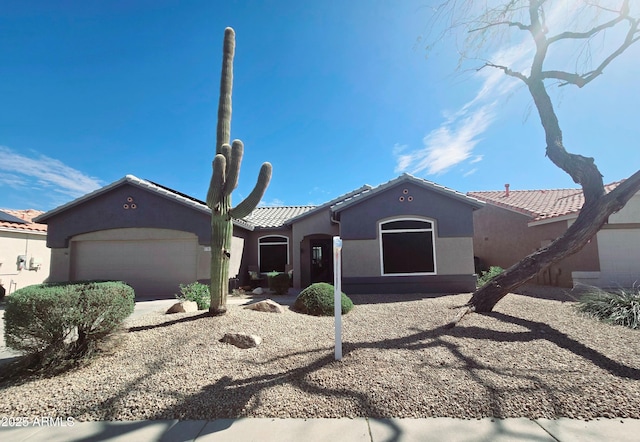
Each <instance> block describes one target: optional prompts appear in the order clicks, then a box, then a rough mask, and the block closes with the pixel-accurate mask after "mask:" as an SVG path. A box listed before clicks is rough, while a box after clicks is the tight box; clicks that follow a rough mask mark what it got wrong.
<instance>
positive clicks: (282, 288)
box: [269, 273, 291, 295]
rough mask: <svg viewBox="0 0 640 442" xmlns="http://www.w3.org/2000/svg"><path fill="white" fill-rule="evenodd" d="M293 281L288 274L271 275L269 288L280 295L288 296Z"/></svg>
mask: <svg viewBox="0 0 640 442" xmlns="http://www.w3.org/2000/svg"><path fill="white" fill-rule="evenodd" d="M290 283H291V279H290V278H289V274H288V273H276V274H275V275H272V274H269V288H270V289H271V290H273V291H274V292H276V294H278V295H286V294H287V292H288V291H289V285H290Z"/></svg>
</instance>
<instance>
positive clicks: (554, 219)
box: [527, 213, 578, 227]
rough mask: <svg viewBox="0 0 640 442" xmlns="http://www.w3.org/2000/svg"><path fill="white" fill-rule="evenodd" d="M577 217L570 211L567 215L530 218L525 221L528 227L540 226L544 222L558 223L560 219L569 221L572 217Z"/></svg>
mask: <svg viewBox="0 0 640 442" xmlns="http://www.w3.org/2000/svg"><path fill="white" fill-rule="evenodd" d="M577 217H578V214H577V213H570V214H568V215H561V216H554V217H550V218H543V219H539V220H532V221H529V222H528V223H527V226H528V227H535V226H542V225H544V224H552V223H558V222H562V221H569V220H572V219H576V218H577Z"/></svg>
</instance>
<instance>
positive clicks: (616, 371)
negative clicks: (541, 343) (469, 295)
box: [468, 312, 640, 380]
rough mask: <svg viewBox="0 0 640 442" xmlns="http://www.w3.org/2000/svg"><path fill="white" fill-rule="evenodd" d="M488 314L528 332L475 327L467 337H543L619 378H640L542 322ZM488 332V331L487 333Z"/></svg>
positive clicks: (633, 371) (629, 368) (639, 372)
mask: <svg viewBox="0 0 640 442" xmlns="http://www.w3.org/2000/svg"><path fill="white" fill-rule="evenodd" d="M487 315H488V316H492V317H494V318H496V319H498V320H500V321H504V322H509V323H511V324H516V325H519V326H522V327H525V328H528V329H529V331H528V332H522V333H501V332H497V331H493V330H484V329H480V328H477V327H472V328H476V330H473V331H472V332H471V333H470V334H469V336H468V337H470V338H471V337H478V336H482V335H484V337H482V338H481V339H491V340H493V341H498V340H501V339H502V340H505V341H509V342H515V341H532V340H534V339H545V340H547V341H549V342H551V343H553V344H555V345H557V346H558V347H561V348H564V349H565V350H568V351H570V352H571V353H573V354H575V355H577V356H580V357H582V358H584V359H587V360H589V361H591V362H592V363H593V364H595V365H597V366H598V367H600V368H602V369H603V370H606V371H608V372H609V373H611V374H612V375H614V376H617V377H620V378H627V379H633V380H640V370H638V369H636V368H633V367H629V366H627V365H624V364H621V363H619V362H617V361H614V360H612V359H610V358H608V357H607V356H605V355H603V354H602V353H600V352H598V351H596V350H594V349H592V348H589V347H587V346H586V345H584V344H583V343H581V342H579V341H576V340H575V339H573V338H570V337H569V336H567V335H566V334H564V333H562V332H560V331H558V330H556V329H555V328H553V327H551V326H550V325H548V324H545V323H544V322H538V321H530V320H528V319H522V318H517V317H515V316H511V315H506V314H504V313H499V312H492V313H487ZM489 332H490V333H489Z"/></svg>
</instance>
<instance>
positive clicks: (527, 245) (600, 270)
mask: <svg viewBox="0 0 640 442" xmlns="http://www.w3.org/2000/svg"><path fill="white" fill-rule="evenodd" d="M619 184H620V182H615V183H611V184H608V185H606V186H605V190H606V191H607V192H610V191H611V190H613V189H614V188H616V187H617V186H618V185H619ZM468 195H469V196H472V197H474V198H477V199H479V200H482V201H484V202H486V203H487V204H486V206H485V207H484V208H482V209H480V210H478V211H476V212H474V215H473V216H474V231H475V234H474V241H473V247H474V253H475V255H476V257H477V259H479V261H480V266H481V267H483V268H487V267H489V266H500V267H502V268H507V267H509V266H511V265H513V264H515V263H516V262H518V261H520V260H521V259H522V258H524V257H525V256H527V255H528V254H530V253H532V252H533V251H535V250H537V249H538V248H540V247H542V246H545V245H547V244H549V243H550V242H551V241H552V240H554V239H555V238H557V237H558V236H560V235H561V234H562V233H564V232H565V231H566V230H567V228H568V227H569V226H570V225H571V224H572V223H573V222H574V221H575V219H576V218H577V217H578V214H579V213H580V208H581V207H582V204H583V203H584V196H583V194H582V190H580V189H551V190H515V191H514V190H510V189H509V186H508V185H507V186H506V187H505V190H501V191H488V192H469V193H468ZM534 282H536V283H538V284H543V285H553V286H560V287H574V286H576V285H579V284H587V285H593V286H597V287H603V288H620V287H633V286H637V285H638V284H639V283H640V193H638V194H636V195H634V196H633V197H632V198H631V200H630V201H629V202H628V203H627V205H626V206H625V207H624V208H623V209H622V210H620V211H619V212H618V213H614V214H613V215H611V216H610V217H609V221H608V223H607V224H605V225H604V227H603V228H602V229H601V230H600V231H599V232H598V234H597V235H596V236H595V237H594V238H592V239H591V241H590V242H589V243H588V244H587V245H586V246H585V247H584V248H583V249H582V250H580V251H579V252H578V253H576V254H575V255H572V256H569V257H567V258H565V259H563V260H562V261H559V262H558V263H556V264H554V265H552V266H551V267H549V268H548V269H546V270H544V271H543V272H541V273H540V274H538V275H537V277H536V279H535V281H534Z"/></svg>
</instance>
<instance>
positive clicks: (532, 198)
mask: <svg viewBox="0 0 640 442" xmlns="http://www.w3.org/2000/svg"><path fill="white" fill-rule="evenodd" d="M620 183H622V181H616V182H614V183H610V184H607V185H605V191H606V192H607V193H609V192H611V191H612V190H613V189H615V188H616V187H618V185H619V184H620ZM467 195H469V196H472V197H474V198H477V199H479V200H482V201H486V202H488V203H491V204H493V205H495V206H498V207H503V208H505V209H510V210H513V211H516V212H520V213H522V214H524V215H528V216H530V217H531V218H532V221H543V220H548V219H553V218H558V217H561V216H568V215H574V214H575V215H576V216H577V214H578V212H580V209H581V208H582V205H583V204H584V195H583V194H582V189H541V190H509V196H507V194H506V192H505V191H504V190H493V191H483V192H469V193H467Z"/></svg>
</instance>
